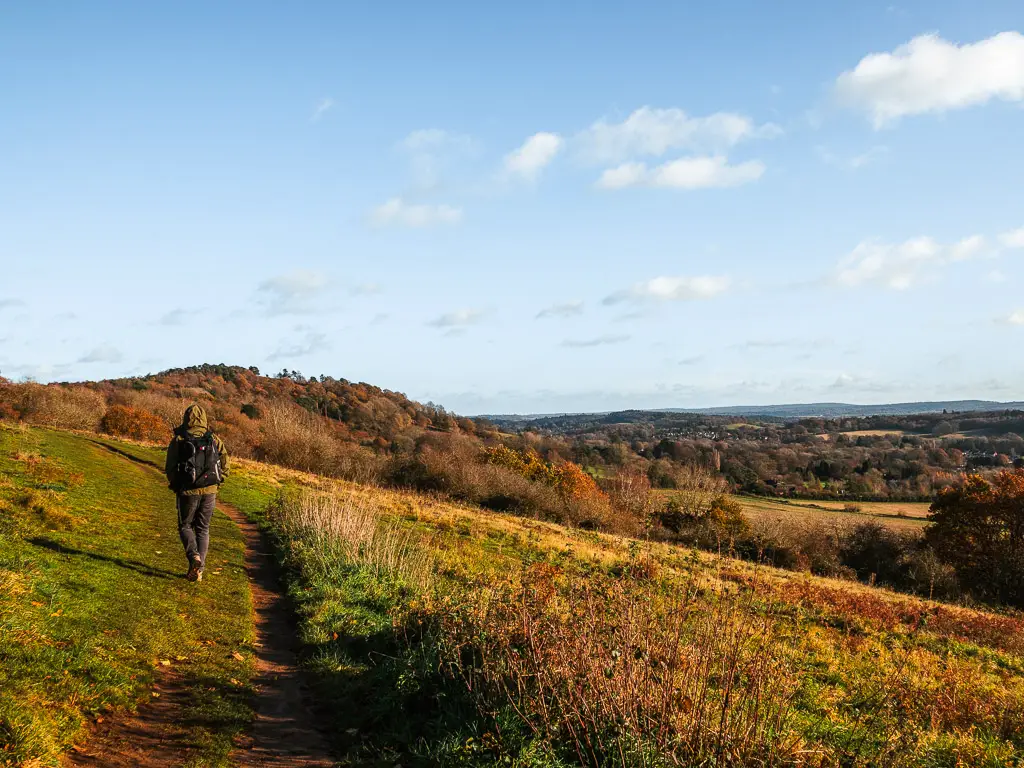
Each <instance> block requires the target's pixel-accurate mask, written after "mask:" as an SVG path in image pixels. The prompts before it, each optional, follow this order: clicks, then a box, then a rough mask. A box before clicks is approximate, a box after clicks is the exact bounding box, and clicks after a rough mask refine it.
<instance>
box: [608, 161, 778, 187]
mask: <svg viewBox="0 0 1024 768" xmlns="http://www.w3.org/2000/svg"><path fill="white" fill-rule="evenodd" d="M764 171H765V165H764V163H762V162H761V161H760V160H748V161H746V162H743V163H738V164H735V165H730V164H729V160H728V158H726V157H725V155H713V156H710V157H683V158H680V159H679V160H673V161H671V162H668V163H664V164H663V165H658V166H655V167H653V168H649V167H648V166H647V164H646V163H642V162H632V163H623V164H622V165H619V166H617V167H615V168H609V169H607V170H606V171H604V173H602V174H601V177H600V178H599V179H598V180H597V186H598V188H600V189H625V188H627V187H655V188H663V189H709V188H714V187H719V188H722V187H738V186H741V185H743V184H749V183H751V182H754V181H757V180H758V179H760V178H761V176H762V175H764Z"/></svg>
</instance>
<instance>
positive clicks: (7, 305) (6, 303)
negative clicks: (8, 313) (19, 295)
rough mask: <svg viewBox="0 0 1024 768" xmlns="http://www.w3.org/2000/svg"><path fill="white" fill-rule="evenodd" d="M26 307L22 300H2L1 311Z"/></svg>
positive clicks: (0, 301) (0, 302)
mask: <svg viewBox="0 0 1024 768" xmlns="http://www.w3.org/2000/svg"><path fill="white" fill-rule="evenodd" d="M23 306H25V302H24V301H22V300H21V299H0V309H15V308H17V307H23Z"/></svg>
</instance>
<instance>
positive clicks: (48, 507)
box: [0, 428, 253, 766]
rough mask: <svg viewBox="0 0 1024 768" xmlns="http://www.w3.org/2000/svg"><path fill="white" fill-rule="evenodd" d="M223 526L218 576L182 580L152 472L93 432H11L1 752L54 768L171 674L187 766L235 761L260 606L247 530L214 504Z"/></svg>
mask: <svg viewBox="0 0 1024 768" xmlns="http://www.w3.org/2000/svg"><path fill="white" fill-rule="evenodd" d="M212 535H213V544H212V546H211V550H210V561H209V565H208V578H207V579H206V580H205V581H204V582H203V583H202V584H201V585H196V584H192V583H190V582H187V581H186V580H185V579H184V578H183V573H184V570H185V559H184V556H183V554H182V551H181V545H180V543H179V541H178V536H177V530H176V520H175V512H174V503H173V497H172V496H171V494H170V493H169V492H168V491H167V489H166V488H165V487H163V485H162V483H161V482H160V478H159V477H158V476H157V475H156V473H154V472H153V471H151V470H150V469H149V468H147V467H144V466H140V465H138V464H134V463H132V462H131V461H129V460H127V459H126V458H124V457H122V456H118V455H116V454H114V453H113V452H111V451H109V450H108V449H106V448H105V447H103V446H102V445H100V444H98V443H97V442H95V441H94V440H93V439H92V438H91V437H89V436H82V435H73V434H69V433H61V432H54V431H49V430H41V429H10V428H2V429H0V765H10V766H14V765H57V764H58V763H59V758H60V755H61V754H62V753H63V752H65V751H66V750H67V749H69V748H70V747H71V746H72V744H73V743H74V742H75V741H76V739H81V738H83V737H84V735H85V734H84V731H83V726H84V724H85V723H86V722H87V721H88V720H90V719H94V718H97V717H99V716H104V717H111V716H116V712H117V710H122V709H133V708H135V707H136V706H137V705H138V704H140V703H141V702H144V701H146V700H147V699H148V698H150V696H151V695H152V684H153V682H154V681H155V680H157V679H158V678H159V676H160V675H161V674H164V673H169V674H173V675H175V677H176V678H177V679H180V681H181V682H182V684H183V685H184V686H185V687H186V689H187V691H188V701H189V704H188V706H187V708H186V711H185V712H184V713H183V719H182V723H181V725H182V727H183V728H184V729H185V730H186V732H187V739H188V742H189V743H190V744H191V749H190V754H191V756H192V757H191V759H190V764H192V765H208V766H216V765H227V764H228V757H227V756H228V753H229V752H230V749H231V744H232V738H233V737H234V736H235V735H236V734H237V733H239V732H240V731H241V730H242V729H244V728H245V727H246V725H247V724H248V722H249V721H250V719H251V717H252V710H251V704H252V692H251V690H250V689H249V686H248V680H249V677H250V674H251V663H250V661H249V660H248V658H249V656H248V650H249V649H250V648H251V645H250V644H251V642H252V640H253V619H252V607H251V603H250V595H249V589H248V584H247V581H246V575H245V571H244V569H243V553H244V543H243V540H242V537H241V534H240V532H239V531H238V529H237V527H236V526H235V525H234V524H233V523H231V522H230V521H229V520H228V519H227V518H226V517H225V516H224V515H222V514H218V515H217V516H216V518H215V520H214V524H213V530H212ZM236 654H238V655H237V656H236ZM239 657H241V659H242V660H240V658H239ZM111 713H113V715H112V714H111Z"/></svg>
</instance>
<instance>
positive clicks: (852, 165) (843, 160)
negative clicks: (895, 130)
mask: <svg viewBox="0 0 1024 768" xmlns="http://www.w3.org/2000/svg"><path fill="white" fill-rule="evenodd" d="M888 151H889V148H888V147H885V146H881V145H877V146H874V147H871V148H870V149H868V150H866V151H864V152H861V153H860V154H859V155H851V156H848V157H844V156H840V155H837V154H835V153H834V152H832V151H831V150H830V149H828V147H821V146H819V147H815V152H817V154H818V157H820V158H821V161H822V162H823V163H825V164H826V165H831V166H835V167H836V168H843V169H845V170H848V171H857V170H860V169H861V168H863V167H864V166H866V165H868V164H870V163H871V162H873V161H874V160H875V159H876V158H879V157H881V156H883V155H885V154H886V153H887V152H888Z"/></svg>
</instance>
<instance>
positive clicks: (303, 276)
mask: <svg viewBox="0 0 1024 768" xmlns="http://www.w3.org/2000/svg"><path fill="white" fill-rule="evenodd" d="M329 285H330V281H329V280H328V278H327V276H326V275H325V274H323V273H322V272H316V271H313V270H308V269H296V270H293V271H292V272H288V273H286V274H283V275H277V276H276V277H271V278H269V279H267V280H264V281H263V282H262V283H260V285H259V288H258V292H259V294H260V296H261V303H262V304H263V306H264V307H265V308H266V309H267V311H268V312H269V313H270V314H271V315H301V314H307V313H309V312H313V311H316V309H317V307H318V300H319V299H320V298H321V297H322V296H323V295H324V293H325V292H326V291H327V288H328V286H329Z"/></svg>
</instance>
